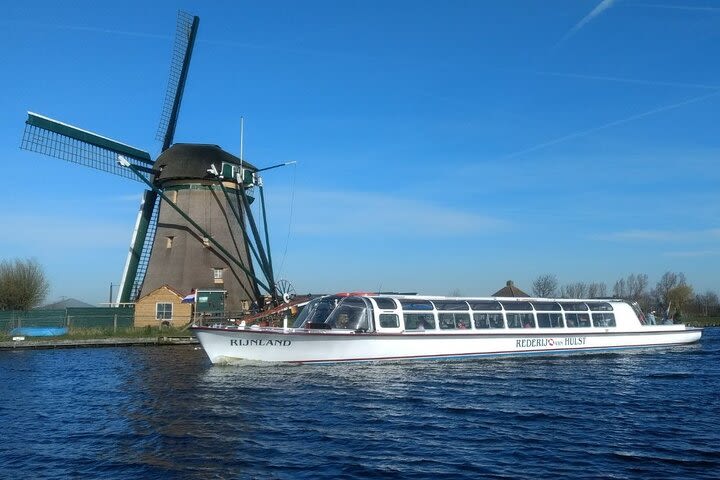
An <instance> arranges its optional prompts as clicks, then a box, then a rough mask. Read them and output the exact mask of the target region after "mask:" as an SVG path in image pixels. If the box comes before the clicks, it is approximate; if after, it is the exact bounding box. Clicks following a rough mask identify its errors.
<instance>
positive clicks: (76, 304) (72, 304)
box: [40, 298, 95, 310]
mask: <svg viewBox="0 0 720 480" xmlns="http://www.w3.org/2000/svg"><path fill="white" fill-rule="evenodd" d="M40 308H42V309H43V310H61V309H64V308H95V306H94V305H90V304H89V303H85V302H82V301H80V300H78V299H76V298H63V299H62V300H58V301H57V302H53V303H48V304H47V305H43V306H42V307H40Z"/></svg>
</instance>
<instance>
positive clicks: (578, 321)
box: [565, 313, 590, 328]
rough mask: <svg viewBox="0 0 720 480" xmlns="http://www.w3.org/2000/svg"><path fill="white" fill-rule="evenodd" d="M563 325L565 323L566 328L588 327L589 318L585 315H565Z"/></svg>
mask: <svg viewBox="0 0 720 480" xmlns="http://www.w3.org/2000/svg"><path fill="white" fill-rule="evenodd" d="M565 323H567V326H568V328H575V327H589V326H590V317H589V316H588V314H587V313H566V314H565Z"/></svg>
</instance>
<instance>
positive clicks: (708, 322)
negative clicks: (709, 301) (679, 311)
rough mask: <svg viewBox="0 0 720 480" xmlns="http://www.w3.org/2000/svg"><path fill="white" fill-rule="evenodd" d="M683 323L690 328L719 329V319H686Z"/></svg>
mask: <svg viewBox="0 0 720 480" xmlns="http://www.w3.org/2000/svg"><path fill="white" fill-rule="evenodd" d="M683 323H685V324H686V325H690V326H692V327H720V317H687V318H685V320H683Z"/></svg>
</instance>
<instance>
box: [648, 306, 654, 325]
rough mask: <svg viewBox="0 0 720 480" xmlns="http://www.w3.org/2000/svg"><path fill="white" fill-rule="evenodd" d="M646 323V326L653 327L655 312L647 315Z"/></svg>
mask: <svg viewBox="0 0 720 480" xmlns="http://www.w3.org/2000/svg"><path fill="white" fill-rule="evenodd" d="M647 321H648V325H655V310H653V311H652V312H650V313H649V314H648V316H647Z"/></svg>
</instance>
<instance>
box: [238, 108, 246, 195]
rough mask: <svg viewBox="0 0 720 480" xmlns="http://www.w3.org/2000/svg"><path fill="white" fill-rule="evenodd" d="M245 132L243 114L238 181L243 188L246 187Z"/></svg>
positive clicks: (241, 117)
mask: <svg viewBox="0 0 720 480" xmlns="http://www.w3.org/2000/svg"><path fill="white" fill-rule="evenodd" d="M244 133H245V119H244V118H243V116H242V115H241V116H240V170H239V172H240V181H239V182H238V183H239V184H240V187H241V188H244V184H245V172H243V138H244Z"/></svg>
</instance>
